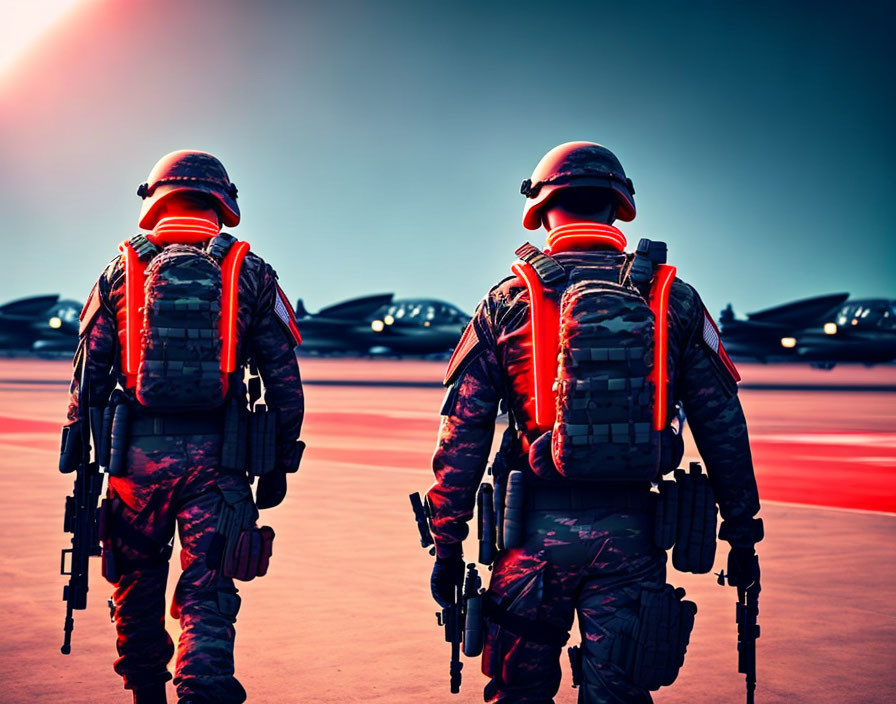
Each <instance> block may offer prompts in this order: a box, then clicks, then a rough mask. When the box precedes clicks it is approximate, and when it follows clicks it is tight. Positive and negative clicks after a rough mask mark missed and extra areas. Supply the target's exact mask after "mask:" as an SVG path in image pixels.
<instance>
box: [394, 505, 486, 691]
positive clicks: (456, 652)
mask: <svg viewBox="0 0 896 704" xmlns="http://www.w3.org/2000/svg"><path fill="white" fill-rule="evenodd" d="M410 499H411V507H412V508H413V510H414V520H415V521H416V523H417V529H418V531H419V533H420V545H421V546H422V547H423V548H430V546H432V545H433V544H434V541H433V537H432V533H431V532H430V529H429V515H428V513H427V507H426V506H424V504H423V501H422V500H421V498H420V494H419V493H416V492H415V493H413V494H411V495H410ZM429 552H430V554H435V550H434V549H432V548H430V550H429ZM484 592H485V590H484V589H482V579H481V578H480V576H479V572H478V571H477V569H476V565H475V564H473V563H470V564H469V565H467V574H466V577H465V578H464V581H463V584H461V585H458V586H456V587H455V589H454V599H453V602H452V603H451V605H450V606H448V607H446V608H444V609H442V610H441V611H437V612H436V623H438V625H439V626H440V627H441V628H444V629H445V642H447V643H450V644H451V661H450V663H449V666H448V682H449V687H450V689H451V693H452V694H457V693H458V692H460V685H461V680H462V674H461V672H462V670H463V668H464V663H463V661H462V660H461V658H460V655H461V652H463V654H464V655H467V656H468V657H475V656H477V655H479V654H480V653H481V652H482V645H483V627H482V595H483V593H484Z"/></svg>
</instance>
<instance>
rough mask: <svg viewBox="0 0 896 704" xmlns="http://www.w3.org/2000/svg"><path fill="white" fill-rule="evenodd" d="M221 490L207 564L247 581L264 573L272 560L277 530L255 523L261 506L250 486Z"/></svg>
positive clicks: (224, 573) (228, 575)
mask: <svg viewBox="0 0 896 704" xmlns="http://www.w3.org/2000/svg"><path fill="white" fill-rule="evenodd" d="M218 490H219V491H220V492H221V499H222V500H221V508H220V511H219V514H218V522H217V524H216V526H215V532H214V534H213V535H212V542H211V546H210V547H209V551H208V555H207V557H206V566H207V567H208V568H209V569H212V570H220V571H221V573H222V574H223V575H224V576H226V577H231V578H233V579H239V580H241V581H244V582H248V581H249V580H252V579H255V577H261V576H263V575H264V574H265V573H266V572H267V570H268V563H269V562H270V559H271V554H272V550H273V548H272V546H273V542H274V530H273V529H272V528H271V527H269V526H262V527H258V526H257V525H255V521H256V520H257V519H258V509H257V508H256V507H255V502H254V501H252V493H251V492H250V491H249V490H248V486H247V487H246V489H245V491H242V490H233V489H222V488H221V487H218Z"/></svg>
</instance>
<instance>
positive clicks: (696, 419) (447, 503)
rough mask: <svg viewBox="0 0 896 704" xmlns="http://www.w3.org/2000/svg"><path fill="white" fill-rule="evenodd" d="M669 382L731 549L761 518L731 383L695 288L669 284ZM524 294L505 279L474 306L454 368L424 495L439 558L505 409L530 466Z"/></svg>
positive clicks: (570, 256) (594, 255)
mask: <svg viewBox="0 0 896 704" xmlns="http://www.w3.org/2000/svg"><path fill="white" fill-rule="evenodd" d="M553 257H554V259H556V260H557V261H558V262H559V263H561V264H562V265H563V266H564V268H567V269H568V268H569V267H571V266H575V265H576V264H582V265H588V264H595V263H597V262H598V261H602V262H603V263H606V261H607V258H611V261H613V262H614V263H618V265H619V266H620V267H621V266H622V265H623V264H624V262H625V254H622V253H618V252H613V251H606V250H591V251H576V252H566V253H560V254H555V255H553ZM669 301H670V302H669V337H668V376H669V387H668V388H669V390H670V394H671V395H672V398H671V399H670V401H671V403H672V404H675V403H680V404H681V405H682V406H683V408H684V411H685V412H686V414H687V419H688V421H689V422H690V426H691V431H692V433H693V435H694V439H695V440H696V443H697V448H698V450H699V451H700V455H701V456H702V458H703V461H704V463H705V465H706V469H707V472H708V474H709V477H710V480H711V482H712V485H713V488H714V490H715V493H716V500H717V502H718V504H719V507H720V511H721V514H722V517H723V519H725V520H726V521H727V522H729V525H728V528H730V529H732V530H733V533H732V536H733V540H739V539H742V536H739V534H738V526H741V529H740V532H741V533H743V534H744V535H746V533H747V532H748V531H749V530H750V527H751V521H750V519H752V518H753V517H754V516H755V515H756V513H758V511H759V496H758V492H757V489H756V480H755V477H754V474H753V463H752V458H751V454H750V444H749V440H748V437H747V425H746V420H745V418H744V414H743V410H742V409H741V405H740V401H739V399H738V397H737V382H736V381H735V379H734V377H733V376H732V373H731V371H729V369H728V368H727V367H726V365H725V363H724V361H723V360H722V358H721V357H720V355H719V353H718V352H717V351H715V350H714V349H713V346H712V344H711V340H709V339H707V334H706V332H705V329H706V326H708V325H711V324H712V323H711V322H710V321H711V318H709V314H708V313H707V312H706V308H705V307H704V305H703V303H702V301H701V300H700V297H699V296H698V295H697V292H696V291H695V290H694V288H693V287H692V286H690V285H688V284H686V283H684V282H683V281H681V280H680V279H675V281H674V283H673V284H672V287H671V290H670V294H669ZM531 339H532V333H531V323H530V316H529V292H528V290H527V288H526V286H525V284H524V282H523V281H522V280H521V279H520V278H518V277H517V276H511V277H509V278H506V279H504V280H503V281H501V282H500V283H499V284H497V285H496V286H495V287H493V288H492V289H491V291H489V293H488V295H487V296H486V297H485V298H484V299H483V301H482V302H481V303H480V305H479V307H478V308H477V310H476V313H475V314H474V316H473V320H472V321H471V323H470V325H469V327H468V328H467V331H466V332H465V333H464V335H463V337H462V338H461V342H460V344H459V346H458V351H457V352H456V354H455V357H454V358H453V359H452V365H451V368H450V369H449V375H448V378H446V384H447V385H449V389H448V393H447V396H446V398H445V403H444V405H443V408H442V420H441V426H440V430H439V440H438V446H437V448H436V451H435V454H434V456H433V473H434V474H435V479H436V482H435V484H434V485H433V486H432V488H431V489H430V490H429V492H428V499H429V502H430V506H431V510H432V518H433V521H432V522H433V533H434V536H435V538H436V543H437V547H438V549H439V553H440V554H448V553H449V552H450V551H451V550H452V549H453V547H454V546H453V545H452V544H456V543H459V542H461V541H463V539H464V538H465V537H466V536H467V532H468V528H467V522H468V521H469V520H470V519H471V518H472V516H473V507H474V505H475V495H476V490H477V488H478V486H479V483H480V481H481V480H482V475H483V472H484V470H485V467H486V464H487V462H488V459H489V453H490V451H491V447H492V439H493V435H494V427H495V419H496V416H497V413H498V410H499V405H500V404H502V402H503V404H505V406H506V408H507V410H509V412H510V414H511V416H512V417H513V420H514V422H515V424H516V426H517V428H518V434H519V437H520V439H521V440H522V442H515V443H513V449H512V450H511V453H510V455H511V456H510V457H507V458H505V461H506V462H507V465H508V466H509V467H510V468H511V469H513V468H524V467H527V466H528V459H527V455H526V453H525V452H524V451H523V447H522V446H521V445H522V444H523V443H526V440H527V439H528V440H529V441H531V440H533V439H534V438H535V437H537V435H538V431H537V430H536V429H535V427H534V426H535V423H534V418H533V415H534V403H533V396H534V389H533V388H532V386H533V382H532V376H531V374H530V371H529V370H530V365H531V359H532V342H531Z"/></svg>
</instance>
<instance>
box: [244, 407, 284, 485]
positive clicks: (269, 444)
mask: <svg viewBox="0 0 896 704" xmlns="http://www.w3.org/2000/svg"><path fill="white" fill-rule="evenodd" d="M277 420H278V418H277V411H276V410H275V409H273V408H268V407H267V406H265V405H263V404H256V405H255V408H254V409H253V411H252V413H251V414H250V415H249V476H251V477H262V476H264V475H265V474H268V473H269V472H273V471H274V469H275V468H276V466H277Z"/></svg>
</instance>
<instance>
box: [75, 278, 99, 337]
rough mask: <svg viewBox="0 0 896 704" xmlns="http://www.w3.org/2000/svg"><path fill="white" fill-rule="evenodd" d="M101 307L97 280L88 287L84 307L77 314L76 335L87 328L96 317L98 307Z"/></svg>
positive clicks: (84, 331) (81, 333) (82, 332)
mask: <svg viewBox="0 0 896 704" xmlns="http://www.w3.org/2000/svg"><path fill="white" fill-rule="evenodd" d="M101 307H102V302H101V301H100V282H99V281H97V282H96V283H95V284H94V285H93V288H92V289H90V295H89V296H88V297H87V303H85V304H84V307H83V308H82V309H81V315H80V316H79V320H80V324H79V325H78V335H79V336H80V335H83V334H84V333H86V332H87V331H88V330H89V329H90V326H91V324H92V323H93V321H94V319H95V318H96V314H97V313H99V312H100V308H101Z"/></svg>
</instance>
